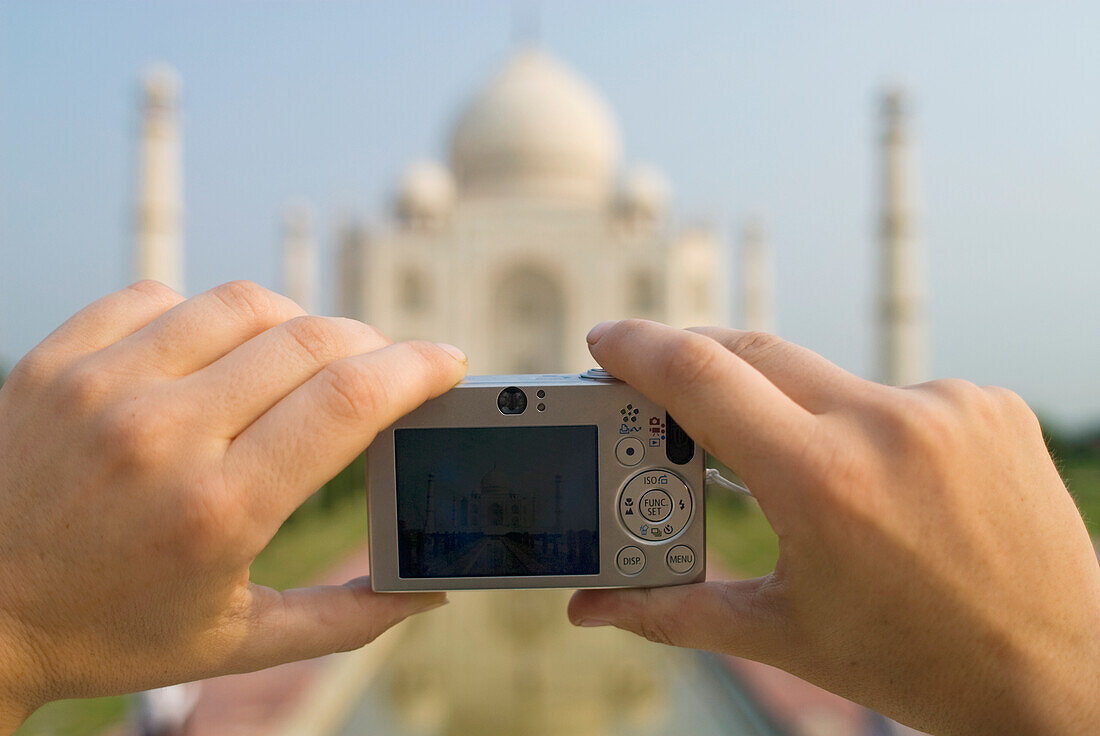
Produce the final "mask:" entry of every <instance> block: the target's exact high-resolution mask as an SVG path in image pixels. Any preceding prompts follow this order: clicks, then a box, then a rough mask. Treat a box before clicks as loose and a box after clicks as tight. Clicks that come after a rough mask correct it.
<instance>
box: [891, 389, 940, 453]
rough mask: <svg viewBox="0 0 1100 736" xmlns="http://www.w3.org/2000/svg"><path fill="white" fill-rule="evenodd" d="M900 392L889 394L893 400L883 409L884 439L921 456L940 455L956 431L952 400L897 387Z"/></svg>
mask: <svg viewBox="0 0 1100 736" xmlns="http://www.w3.org/2000/svg"><path fill="white" fill-rule="evenodd" d="M899 394H900V400H899V399H898V396H899ZM899 394H893V395H892V398H894V399H895V400H894V401H892V402H891V406H889V408H886V409H885V410H884V413H885V424H886V427H887V432H886V435H885V437H884V438H883V439H886V440H887V441H897V443H898V444H899V446H901V447H903V448H906V449H908V450H909V451H910V452H916V453H918V455H919V456H920V457H924V458H930V457H936V456H939V455H940V454H941V453H942V452H944V451H945V450H946V449H948V448H949V447H950V446H951V444H952V442H953V438H954V437H955V436H956V434H957V432H958V424H959V413H958V411H957V410H956V409H955V407H954V406H953V404H952V403H951V402H948V403H944V402H941V401H933V400H929V398H928V397H927V396H914V395H912V394H909V393H907V392H905V391H904V390H899Z"/></svg>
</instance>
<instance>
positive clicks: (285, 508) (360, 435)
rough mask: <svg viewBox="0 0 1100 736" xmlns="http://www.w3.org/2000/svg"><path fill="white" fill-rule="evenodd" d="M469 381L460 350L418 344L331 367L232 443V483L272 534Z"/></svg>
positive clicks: (229, 460) (228, 468)
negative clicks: (361, 457)
mask: <svg viewBox="0 0 1100 736" xmlns="http://www.w3.org/2000/svg"><path fill="white" fill-rule="evenodd" d="M465 374H466V356H465V355H463V354H462V353H461V351H459V350H458V348H455V347H452V346H450V345H436V344H433V343H429V342H419V341H411V342H401V343H396V344H393V345H389V346H387V347H384V348H381V349H379V350H375V351H373V352H370V353H365V354H363V355H356V356H353V357H350V358H344V359H342V360H338V361H336V362H334V363H330V364H329V365H328V366H326V367H325V368H323V369H321V371H320V372H318V373H317V374H315V375H314V376H313V377H312V378H311V379H309V380H308V381H306V382H305V383H303V384H302V385H301V386H299V387H298V388H296V389H294V390H293V391H291V392H290V393H289V394H288V395H287V396H285V397H284V398H283V399H282V400H280V401H279V402H278V403H277V404H275V406H273V407H271V408H270V409H269V410H268V411H267V412H266V413H265V414H263V415H262V416H261V417H260V418H259V419H257V420H256V421H255V422H253V423H252V424H251V425H249V426H248V427H247V428H246V429H245V430H244V431H243V432H241V434H239V435H238V436H237V437H236V439H234V440H233V441H232V443H230V445H229V449H228V451H227V454H226V461H227V462H226V475H227V478H228V482H229V484H230V486H231V487H233V488H234V489H236V491H237V493H239V494H240V496H241V498H242V501H243V503H244V505H245V506H246V507H247V508H249V509H250V511H251V513H252V516H253V518H256V519H259V520H261V521H262V522H265V523H269V524H270V525H271V526H270V531H271V533H274V531H275V529H277V528H278V526H279V525H280V524H281V523H282V522H283V521H284V520H285V519H286V518H287V517H288V516H289V515H290V513H291V512H292V511H293V510H294V509H296V508H297V507H298V506H300V505H301V504H302V502H303V501H305V500H306V498H308V497H309V496H310V495H311V494H312V493H313V492H314V491H316V490H317V489H318V488H320V487H321V485H322V484H324V483H325V482H326V481H328V480H329V479H330V478H332V477H333V476H335V475H336V474H337V473H338V472H340V470H341V469H342V468H344V467H346V466H347V465H348V463H350V462H351V461H352V460H354V459H355V456H356V455H358V454H359V453H360V452H362V451H363V448H365V447H366V446H367V445H369V444H370V443H371V442H372V441H373V440H374V437H375V435H376V434H378V432H379V431H381V430H382V429H385V428H386V427H388V426H389V425H391V424H393V423H394V422H395V421H397V420H398V419H399V418H401V417H402V416H404V415H405V414H407V413H409V412H410V411H412V410H413V409H415V408H416V407H418V406H419V405H420V404H422V403H423V402H424V401H427V400H428V399H430V398H434V397H436V396H439V395H440V394H442V393H444V392H445V391H448V390H450V389H451V388H453V387H454V386H455V384H457V383H458V382H459V381H461V380H462V377H463V376H464V375H465Z"/></svg>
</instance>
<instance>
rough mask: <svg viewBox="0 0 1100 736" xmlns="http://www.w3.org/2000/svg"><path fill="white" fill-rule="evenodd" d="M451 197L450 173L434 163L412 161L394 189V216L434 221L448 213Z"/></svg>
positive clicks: (452, 198)
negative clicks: (395, 194)
mask: <svg viewBox="0 0 1100 736" xmlns="http://www.w3.org/2000/svg"><path fill="white" fill-rule="evenodd" d="M454 197H455V184H454V178H453V177H452V176H451V172H449V171H447V169H446V168H444V167H443V166H442V165H440V164H438V163H436V162H435V161H416V162H414V163H412V164H410V165H409V166H408V168H406V169H405V173H404V175H402V177H401V182H400V184H399V185H398V187H397V197H396V202H395V204H396V207H397V215H398V217H400V218H401V219H402V220H414V221H422V220H437V219H440V218H443V217H445V216H446V215H447V214H448V213H449V212H450V211H451V206H452V205H453V204H454Z"/></svg>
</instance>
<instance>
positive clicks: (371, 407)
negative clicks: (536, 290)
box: [0, 282, 466, 733]
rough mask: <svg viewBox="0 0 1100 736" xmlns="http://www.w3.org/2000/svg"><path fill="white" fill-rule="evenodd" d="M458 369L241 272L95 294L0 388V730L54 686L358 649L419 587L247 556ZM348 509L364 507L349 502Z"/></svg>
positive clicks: (420, 347)
mask: <svg viewBox="0 0 1100 736" xmlns="http://www.w3.org/2000/svg"><path fill="white" fill-rule="evenodd" d="M465 371H466V358H465V356H464V355H462V353H461V352H459V351H458V350H457V349H456V348H452V347H450V346H439V345H434V344H432V343H421V342H404V343H397V344H391V343H390V341H389V340H387V339H386V338H385V337H384V336H383V335H382V334H381V333H379V332H378V331H377V330H375V329H373V328H371V327H368V326H367V325H365V324H363V323H361V322H357V321H355V320H348V319H331V318H322V317H309V316H305V314H304V312H303V311H302V310H301V309H300V308H299V307H298V306H297V305H296V304H294V303H293V302H291V301H290V300H289V299H286V298H284V297H282V296H279V295H278V294H274V293H272V292H270V291H267V290H266V289H262V288H260V287H259V286H256V285H255V284H250V283H247V282H234V283H229V284H225V285H223V286H219V287H217V288H216V289H213V290H212V291H208V292H206V293H204V294H201V295H199V296H197V297H195V298H193V299H189V300H187V301H184V299H183V297H181V296H180V295H179V294H177V293H175V292H174V291H172V290H171V289H169V288H168V287H166V286H164V285H162V284H158V283H155V282H142V283H138V284H134V285H133V286H131V287H130V288H128V289H124V290H122V291H119V292H117V293H114V294H111V295H109V296H106V297H104V298H103V299H100V300H99V301H97V302H96V303H94V304H92V305H91V306H89V307H87V308H86V309H84V310H83V311H81V312H79V313H78V314H77V315H76V316H74V317H73V318H72V319H70V320H69V321H68V322H66V323H65V324H64V325H62V326H61V327H60V328H58V330H57V331H55V332H54V333H53V334H52V335H50V336H49V337H47V338H46V340H45V341H43V342H42V344H41V345H39V346H38V347H36V348H35V349H34V350H32V351H31V352H30V353H29V354H28V355H27V356H26V357H25V358H24V359H23V360H22V361H20V362H19V364H18V365H16V367H15V369H14V370H13V371H12V373H11V375H10V376H9V377H8V380H7V381H6V382H5V383H4V385H3V388H2V389H0V507H2V508H3V513H2V514H0V733H5V732H10V731H12V730H14V729H15V728H16V727H17V726H18V725H19V723H20V722H21V720H22V719H24V718H25V717H26V716H27V715H28V714H29V713H30V712H31V711H33V710H34V709H35V708H36V707H38V706H39V705H41V704H42V703H44V702H46V701H48V700H53V699H57V698H65V697H88V696H93V695H106V694H113V693H124V692H131V691H134V690H141V689H146V688H151V687H154V686H158V685H164V684H167V683H175V682H181V681H187V680H195V679H199V678H203V677H210V676H213V675H218V674H224V673H229V672H243V671H248V670H255V669H261V668H263V667H269V666H271V665H274V664H278V663H280V662H286V661H288V660H293V659H304V658H307V657H315V656H318V655H321V654H327V653H329V652H335V651H339V650H346V649H351V648H355V647H360V646H362V645H363V644H365V643H367V642H369V641H370V640H371V639H373V638H374V637H375V636H377V635H378V634H380V633H381V632H382V631H384V630H385V629H386V628H388V627H389V626H392V625H393V624H395V623H396V622H398V621H400V620H401V619H403V618H404V617H406V616H408V615H409V614H412V613H416V612H419V611H423V610H427V609H428V608H432V607H434V606H438V605H440V604H441V603H443V602H444V600H445V598H444V596H443V595H442V594H440V593H418V594H402V595H396V594H385V595H382V594H378V595H376V594H374V593H373V592H372V591H371V589H370V584H369V581H368V580H367V579H366V578H360V579H357V580H353V581H351V582H349V583H347V584H346V585H342V586H326V587H314V588H304V589H298V590H290V591H284V592H280V591H276V590H272V589H271V588H265V587H262V586H258V585H253V584H251V583H249V580H248V568H249V565H250V564H251V562H252V560H253V559H254V558H255V557H256V555H257V554H258V553H259V552H260V550H262V549H263V548H264V546H265V545H266V544H267V542H268V540H270V539H271V537H272V535H274V534H275V531H276V530H277V529H278V528H279V526H280V525H281V524H282V523H283V521H284V520H285V519H286V518H287V516H288V515H289V514H290V513H291V512H292V511H293V510H294V509H295V508H297V507H298V505H299V504H301V503H302V502H303V501H304V500H305V499H306V498H307V497H308V496H309V495H310V494H312V493H313V492H314V491H315V490H316V489H317V488H319V487H320V486H321V485H322V484H323V483H324V482H325V481H327V480H328V479H329V478H331V477H332V476H333V475H335V474H336V473H337V472H338V471H339V470H340V469H341V468H343V467H344V466H346V465H347V464H348V463H349V462H350V461H351V460H352V459H354V458H355V456H356V455H358V454H359V453H360V452H361V451H362V450H363V448H364V447H366V446H367V445H369V444H370V442H371V440H372V439H373V437H374V435H375V434H376V433H377V432H378V431H379V430H381V429H383V428H384V427H386V426H388V425H389V424H391V423H393V422H394V421H395V420H396V419H397V418H398V417H400V416H401V415H403V414H405V413H407V412H409V411H411V410H412V409H414V408H415V407H416V406H417V405H419V404H420V403H421V402H423V401H424V400H425V399H428V398H430V397H433V396H436V395H438V394H441V393H443V392H444V391H447V390H448V389H450V388H451V387H452V386H454V385H455V384H456V383H457V382H458V381H459V380H461V378H462V376H463V375H464V374H465ZM364 523H365V519H364Z"/></svg>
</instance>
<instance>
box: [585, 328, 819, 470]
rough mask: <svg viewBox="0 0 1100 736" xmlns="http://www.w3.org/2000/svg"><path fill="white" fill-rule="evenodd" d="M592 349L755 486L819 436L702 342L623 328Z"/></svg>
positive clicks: (796, 412) (692, 336) (593, 342)
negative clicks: (765, 473) (755, 479)
mask: <svg viewBox="0 0 1100 736" xmlns="http://www.w3.org/2000/svg"><path fill="white" fill-rule="evenodd" d="M588 341H589V350H591V352H592V355H593V357H595V358H596V360H597V361H599V363H600V365H602V366H603V367H604V368H606V369H607V370H608V371H609V372H610V373H611V374H612V375H614V376H616V377H617V378H619V379H621V380H623V381H626V382H627V383H629V384H630V385H631V386H634V387H635V388H636V389H638V390H639V391H641V392H642V393H643V394H645V395H646V396H647V397H649V398H650V399H652V400H653V401H656V402H657V403H658V404H660V405H662V406H664V407H665V409H667V410H668V412H669V414H671V415H672V416H673V418H674V419H676V422H677V423H678V424H679V425H680V426H681V427H683V428H684V430H685V431H686V432H687V433H688V434H690V435H691V436H692V437H693V438H694V439H695V440H696V441H697V442H699V443H700V444H702V445H703V447H705V448H706V449H708V450H710V451H711V452H712V453H714V454H715V455H717V456H718V457H719V458H720V459H721V460H722V461H723V462H725V463H726V464H727V465H729V466H730V467H731V468H733V469H734V470H736V471H737V473H738V474H739V475H741V476H742V477H744V478H745V479H746V480H747V481H749V483H750V485H751V484H752V476H754V475H756V474H758V473H759V472H760V471H761V470H762V469H764V468H770V467H774V466H775V465H776V464H777V463H782V464H785V463H787V462H788V461H791V460H794V459H796V458H797V457H798V455H799V453H801V452H802V450H803V448H804V447H805V445H806V442H807V441H808V440H809V438H810V437H811V435H812V433H813V431H814V429H815V424H816V423H815V419H814V417H813V415H812V414H810V412H808V411H807V410H806V409H804V408H803V407H801V406H799V405H798V404H797V403H795V402H794V401H793V400H792V399H791V398H790V397H788V396H787V395H786V394H784V393H783V392H782V391H780V390H779V389H778V388H776V386H775V384H773V383H772V382H771V381H769V380H768V379H767V378H765V377H764V376H763V375H762V374H761V373H760V372H759V371H757V370H756V369H755V368H753V367H752V366H751V365H749V364H748V363H746V362H745V361H744V360H742V359H741V358H740V357H738V356H737V355H735V354H733V353H732V352H730V351H729V350H727V349H726V348H725V346H723V345H721V344H719V343H718V342H716V341H715V340H713V339H711V338H709V337H706V336H705V335H700V334H698V333H695V332H688V331H686V330H677V329H674V328H672V327H669V326H668V325H663V324H660V323H657V322H649V321H647V320H624V321H622V322H617V323H613V324H610V325H608V324H606V323H605V324H601V325H597V326H596V327H595V328H593V330H592V332H590V333H589V335H588ZM754 490H755V489H754Z"/></svg>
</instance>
